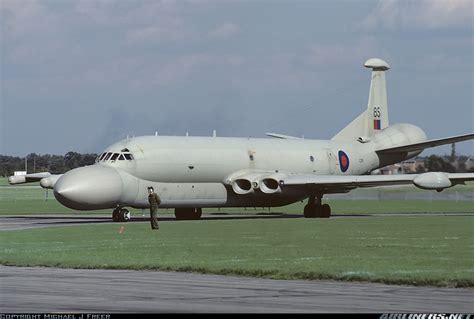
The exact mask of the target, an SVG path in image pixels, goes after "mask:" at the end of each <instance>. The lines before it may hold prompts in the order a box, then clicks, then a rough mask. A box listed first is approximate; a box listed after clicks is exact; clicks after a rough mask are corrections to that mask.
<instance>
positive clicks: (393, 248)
mask: <svg viewBox="0 0 474 319" xmlns="http://www.w3.org/2000/svg"><path fill="white" fill-rule="evenodd" d="M460 188H461V191H466V192H472V190H473V183H471V184H470V185H467V186H456V187H455V188H453V189H452V190H450V191H459V189H460ZM456 189H457V190H456ZM390 191H392V190H387V192H390ZM393 191H400V190H399V189H394V190H393ZM328 202H329V203H330V204H331V207H332V210H333V214H335V215H336V217H335V218H331V219H304V218H281V219H252V220H225V219H223V220H199V221H179V222H174V221H170V222H161V223H160V227H161V228H160V230H159V231H152V230H150V225H149V223H148V222H135V223H124V224H121V223H115V224H114V223H110V224H95V225H81V226H67V227H51V228H41V229H28V230H17V231H1V232H0V263H1V264H4V265H22V266H51V267H70V268H111V269H113V268H121V269H145V270H174V271H193V272H201V273H215V274H234V275H245V276H263V277H269V278H280V279H335V280H356V281H374V282H384V283H397V284H411V285H435V286H454V287H473V286H474V205H473V202H472V201H453V200H432V201H426V200H356V199H352V200H343V199H337V200H336V199H330V200H328ZM304 204H305V203H295V204H292V205H289V206H286V207H279V208H272V209H271V210H270V212H273V213H276V212H281V213H290V214H302V210H303V206H304ZM132 212H133V213H134V214H137V215H140V216H141V215H142V214H143V213H144V214H148V212H147V211H143V212H142V211H141V210H132ZM204 212H205V213H219V214H225V213H229V214H249V213H252V214H254V213H255V212H256V211H255V210H253V209H247V210H243V209H227V208H226V209H224V208H223V209H221V210H220V211H218V210H217V209H205V210H204ZM257 212H261V213H264V212H268V210H267V209H261V208H260V209H258V210H257ZM50 213H62V214H64V213H67V214H68V213H71V214H84V213H86V214H89V213H90V212H76V211H73V210H69V209H67V208H65V207H63V206H62V205H60V204H59V203H58V202H57V201H56V200H55V199H54V196H53V194H52V192H51V191H49V196H48V201H45V190H43V189H41V188H31V187H14V188H10V187H0V215H23V214H50ZM93 213H100V214H107V215H108V214H110V213H111V212H110V211H109V210H102V211H96V212H93ZM172 213H173V211H172V210H163V209H162V210H160V215H162V214H172ZM387 213H395V214H397V215H388V214H387ZM409 213H417V214H415V215H413V214H409ZM423 213H430V214H423ZM431 213H439V214H438V215H433V214H431ZM456 213H463V216H457V215H456ZM398 214H400V215H398ZM403 214H409V215H406V216H404V215H403ZM337 215H373V217H356V216H353V217H350V216H348V217H343V218H338V217H337Z"/></svg>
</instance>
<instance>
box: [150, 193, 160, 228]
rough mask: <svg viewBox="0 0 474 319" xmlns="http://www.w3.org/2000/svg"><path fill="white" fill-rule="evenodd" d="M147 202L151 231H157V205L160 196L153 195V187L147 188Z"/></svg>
mask: <svg viewBox="0 0 474 319" xmlns="http://www.w3.org/2000/svg"><path fill="white" fill-rule="evenodd" d="M148 202H149V203H150V222H151V229H159V227H158V205H160V204H161V199H160V196H158V194H157V193H155V190H154V189H153V187H151V186H150V187H148Z"/></svg>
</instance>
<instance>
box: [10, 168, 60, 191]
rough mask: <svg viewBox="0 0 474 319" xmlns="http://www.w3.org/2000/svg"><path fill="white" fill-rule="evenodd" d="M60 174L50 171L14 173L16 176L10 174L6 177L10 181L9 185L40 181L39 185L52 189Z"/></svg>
mask: <svg viewBox="0 0 474 319" xmlns="http://www.w3.org/2000/svg"><path fill="white" fill-rule="evenodd" d="M62 175H63V174H51V173H50V172H42V173H33V174H26V175H16V176H10V177H9V178H8V183H10V185H15V184H24V183H32V182H40V185H41V187H43V188H50V189H52V188H53V187H54V184H55V183H56V181H57V180H58V179H59V178H60V177H61V176H62Z"/></svg>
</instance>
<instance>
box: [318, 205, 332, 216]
mask: <svg viewBox="0 0 474 319" xmlns="http://www.w3.org/2000/svg"><path fill="white" fill-rule="evenodd" d="M320 217H321V218H329V217H331V206H329V205H328V204H324V205H322V206H321V216H320Z"/></svg>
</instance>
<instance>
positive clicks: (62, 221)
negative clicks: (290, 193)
mask: <svg viewBox="0 0 474 319" xmlns="http://www.w3.org/2000/svg"><path fill="white" fill-rule="evenodd" d="M394 216H404V217H419V216H427V217H429V216H472V214H471V213H449V214H443V213H403V214H397V213H394V214H391V213H390V214H388V213H386V214H358V215H332V216H331V218H365V217H394ZM278 218H286V219H287V218H303V215H302V214H286V213H254V214H252V213H249V214H228V213H210V214H203V216H202V219H203V220H228V219H278ZM149 220H150V218H149V217H148V216H146V215H142V216H137V215H135V216H133V217H132V220H131V222H149ZM159 220H160V222H169V221H176V219H175V217H174V215H172V214H166V215H160V216H159ZM102 223H112V217H111V216H110V215H108V214H104V215H102V214H101V215H90V214H89V215H88V214H81V215H77V214H76V215H72V214H49V215H48V214H41V215H39V214H34V215H4V216H0V231H2V230H19V229H31V228H43V227H54V226H73V225H83V224H102Z"/></svg>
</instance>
